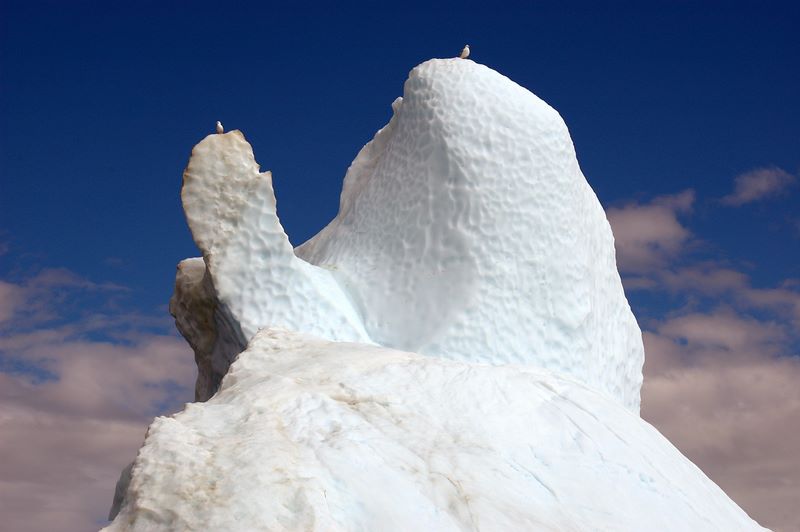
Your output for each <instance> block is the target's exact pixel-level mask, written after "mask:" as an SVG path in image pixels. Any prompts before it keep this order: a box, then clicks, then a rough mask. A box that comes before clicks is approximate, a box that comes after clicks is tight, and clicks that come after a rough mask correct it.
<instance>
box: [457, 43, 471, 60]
mask: <svg viewBox="0 0 800 532" xmlns="http://www.w3.org/2000/svg"><path fill="white" fill-rule="evenodd" d="M458 57H460V58H461V59H466V58H467V57H469V45H468V44H467V45H465V46H464V49H463V50H461V55H459V56H458Z"/></svg>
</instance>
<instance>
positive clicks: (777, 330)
mask: <svg viewBox="0 0 800 532" xmlns="http://www.w3.org/2000/svg"><path fill="white" fill-rule="evenodd" d="M781 172H782V171H775V170H769V171H767V170H764V171H757V172H753V173H750V174H746V175H745V176H740V179H738V180H737V189H736V190H735V192H734V193H733V194H732V195H731V196H730V197H729V199H727V200H726V201H725V202H726V203H727V204H729V205H738V204H743V203H746V202H748V201H755V200H756V199H760V198H763V197H767V196H769V195H773V194H777V193H779V191H780V190H783V189H784V188H785V187H787V186H789V185H790V184H791V182H792V180H793V178H791V176H789V178H791V179H789V178H787V177H785V175H784V174H785V172H784V173H781ZM786 175H788V174H786ZM694 199H695V197H694V195H693V194H692V193H691V191H684V192H682V193H680V194H676V195H673V196H662V197H659V198H656V199H654V200H652V201H650V202H638V203H629V204H627V205H624V206H622V207H618V208H613V209H609V210H608V217H609V221H610V223H611V225H612V228H613V230H614V235H615V239H616V245H617V260H618V263H619V265H620V270H621V271H622V272H623V282H624V285H625V288H626V290H627V291H628V292H629V294H630V295H632V296H634V299H637V298H640V297H644V299H642V301H643V302H644V301H646V305H645V304H641V305H639V308H638V309H637V317H638V318H639V320H640V323H643V324H644V327H643V329H644V340H645V352H646V357H645V370H644V372H645V378H644V386H643V389H642V416H643V417H644V418H645V419H647V420H648V421H650V422H651V423H653V424H654V425H655V426H656V427H657V428H658V429H659V430H661V431H662V432H664V434H665V435H666V436H667V437H668V438H669V439H670V440H671V441H672V442H673V443H674V444H675V445H676V446H677V447H678V448H679V449H681V451H683V452H684V453H685V454H687V456H689V458H690V459H692V460H693V461H694V462H695V463H696V464H697V465H698V466H699V467H701V468H702V469H703V470H704V471H705V472H706V473H707V474H708V475H709V476H710V477H711V478H712V479H713V480H714V481H715V482H717V483H718V484H719V485H720V486H722V488H723V489H724V490H725V491H726V492H727V493H728V494H729V495H731V496H732V497H733V498H734V500H736V501H737V502H738V503H739V504H741V505H742V506H743V507H744V508H745V509H746V510H747V511H748V512H749V513H750V514H751V515H752V516H753V517H754V518H756V519H757V520H759V521H760V522H762V524H764V525H767V526H771V527H773V528H774V529H776V530H795V529H800V518H799V517H798V516H797V515H796V512H795V508H796V505H795V503H794V502H793V501H797V500H800V483H798V482H797V479H798V478H800V458H798V455H797V449H798V448H800V430H798V429H797V427H800V387H798V386H797V383H798V382H800V281H798V280H797V279H785V280H783V281H782V282H779V283H777V284H776V285H773V286H756V285H754V283H753V281H752V279H751V277H750V275H748V273H746V272H747V271H749V269H748V268H739V267H737V266H736V264H731V263H730V262H728V261H725V260H722V259H721V258H720V257H713V256H712V257H711V259H709V258H708V256H707V255H708V254H709V253H711V254H712V255H713V253H714V251H713V246H704V247H703V249H704V251H705V253H704V255H706V257H705V259H704V260H697V259H696V257H695V255H694V254H692V253H688V251H690V250H691V251H695V250H696V246H695V244H696V243H697V242H698V238H697V237H695V236H693V233H692V232H691V230H690V229H689V227H688V226H687V225H686V224H687V223H688V221H690V218H689V217H688V216H687V215H688V214H689V213H690V212H691V208H692V206H693V204H694ZM717 204H718V203H717ZM635 306H636V305H635Z"/></svg>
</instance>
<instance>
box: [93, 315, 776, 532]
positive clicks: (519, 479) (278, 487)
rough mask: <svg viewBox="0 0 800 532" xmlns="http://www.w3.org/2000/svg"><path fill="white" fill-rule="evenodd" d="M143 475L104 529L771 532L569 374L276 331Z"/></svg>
mask: <svg viewBox="0 0 800 532" xmlns="http://www.w3.org/2000/svg"><path fill="white" fill-rule="evenodd" d="M132 473H133V480H132V482H131V484H130V487H129V491H128V496H127V501H126V504H125V505H124V506H123V508H122V511H121V512H120V514H119V515H118V516H117V518H116V520H115V521H114V523H113V524H112V525H111V526H110V527H109V528H108V529H107V530H108V532H117V531H139V530H214V531H220V532H222V531H228V530H230V531H254V530H292V531H293V530H318V531H325V532H333V531H345V530H347V531H349V530H364V531H372V530H380V531H386V532H389V531H398V532H406V531H410V530H421V531H428V530H431V531H432V530H442V531H444V530H489V531H494V530H508V531H517V530H551V531H566V530H587V531H588V530H607V531H624V530H629V531H643V530H669V531H671V532H674V531H692V532H696V531H699V530H706V531H724V532H730V531H733V530H736V531H744V530H759V529H760V528H759V527H758V526H757V525H756V524H755V523H754V522H753V521H752V520H751V519H750V518H749V517H748V516H747V515H746V514H745V513H744V512H743V511H742V510H741V509H739V508H738V507H737V506H736V505H735V504H734V503H733V502H732V501H731V500H730V499H729V498H728V497H727V496H726V495H725V494H724V493H723V492H722V490H720V489H719V488H718V487H717V486H716V485H715V484H714V483H713V482H711V481H710V480H709V479H708V478H707V477H706V476H705V475H704V474H703V473H702V472H701V471H700V470H699V469H698V468H697V467H695V466H694V465H693V464H692V463H691V462H690V461H689V460H687V459H686V458H685V457H683V456H682V455H681V454H680V452H679V451H678V450H677V449H675V448H674V447H673V446H672V445H671V444H670V443H669V442H668V441H667V440H666V439H665V438H664V437H663V436H662V435H661V434H660V433H659V432H658V431H657V430H655V429H654V428H653V427H651V426H650V425H648V424H647V423H645V422H644V421H642V420H641V419H640V418H639V417H638V416H636V415H635V414H633V413H631V412H630V411H629V410H627V409H625V408H624V407H623V406H621V405H620V404H619V403H618V402H617V401H614V400H612V399H610V398H608V397H606V396H605V394H601V393H599V392H596V391H594V390H591V389H590V388H588V387H586V386H585V385H583V384H580V383H578V382H577V381H575V380H573V379H570V378H567V377H562V376H559V375H557V374H555V373H553V372H549V371H546V370H541V369H537V368H534V367H530V366H517V365H507V366H491V365H487V364H479V363H473V362H462V361H453V360H447V359H443V358H436V357H425V356H421V355H418V354H413V353H406V352H400V351H395V350H391V349H387V348H383V347H378V346H370V345H365V344H348V343H332V342H328V341H325V340H320V339H316V338H312V337H310V336H306V335H303V334H299V333H293V332H288V331H283V330H275V329H266V330H264V331H262V332H260V333H259V334H258V335H257V336H256V337H255V338H254V339H253V341H252V342H251V345H250V347H249V349H248V350H247V351H245V352H244V353H242V354H241V355H240V356H239V357H238V359H237V360H236V361H235V362H234V363H233V365H232V366H231V368H230V372H229V373H228V375H227V376H226V377H225V379H224V381H223V383H222V387H221V389H220V391H219V392H218V393H217V394H216V395H215V396H214V397H213V398H212V399H210V400H209V401H208V402H205V403H195V404H190V405H187V408H186V409H185V410H184V411H183V412H182V413H180V414H177V415H175V416H173V417H161V418H158V419H156V421H155V422H154V423H153V425H151V427H150V430H149V433H148V436H147V440H146V442H145V444H144V447H142V449H141V451H140V452H139V456H138V458H137V461H136V465H135V466H134V469H133V472H132Z"/></svg>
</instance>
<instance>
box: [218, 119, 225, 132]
mask: <svg viewBox="0 0 800 532" xmlns="http://www.w3.org/2000/svg"><path fill="white" fill-rule="evenodd" d="M223 133H225V129H224V128H223V127H222V122H220V121H219V120H217V134H218V135H222V134H223Z"/></svg>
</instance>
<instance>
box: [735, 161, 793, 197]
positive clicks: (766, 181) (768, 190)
mask: <svg viewBox="0 0 800 532" xmlns="http://www.w3.org/2000/svg"><path fill="white" fill-rule="evenodd" d="M796 182H797V178H796V177H795V176H793V175H791V174H790V173H788V172H786V171H784V170H781V169H780V168H774V167H773V168H757V169H755V170H752V171H750V172H746V173H744V174H741V175H739V176H736V178H735V179H734V189H733V192H731V193H730V194H728V195H727V196H724V197H723V198H722V199H721V200H720V201H721V202H722V203H723V204H724V205H729V206H732V207H738V206H740V205H744V204H745V203H751V202H753V201H758V200H761V199H765V198H769V197H773V196H776V195H778V194H780V193H781V192H783V191H784V190H786V189H787V188H788V187H790V186H792V185H793V184H795V183H796Z"/></svg>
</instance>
